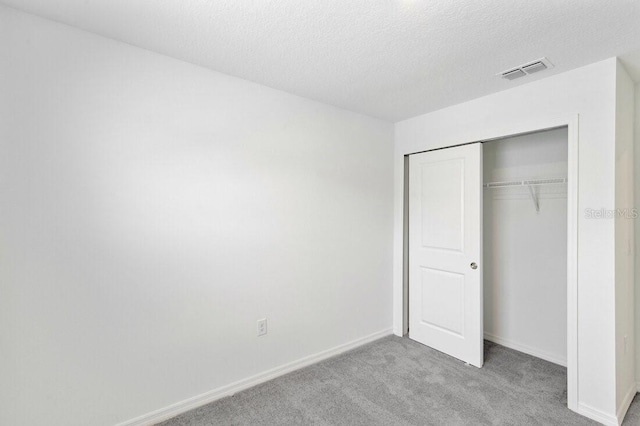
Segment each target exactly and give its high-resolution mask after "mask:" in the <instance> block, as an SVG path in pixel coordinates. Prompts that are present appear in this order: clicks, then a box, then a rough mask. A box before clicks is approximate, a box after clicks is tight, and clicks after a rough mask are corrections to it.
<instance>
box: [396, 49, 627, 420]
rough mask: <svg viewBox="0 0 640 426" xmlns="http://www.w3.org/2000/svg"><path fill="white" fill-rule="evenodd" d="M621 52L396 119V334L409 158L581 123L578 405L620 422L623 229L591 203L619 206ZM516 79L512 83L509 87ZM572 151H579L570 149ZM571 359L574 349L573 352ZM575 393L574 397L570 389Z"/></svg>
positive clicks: (590, 413) (600, 417)
mask: <svg viewBox="0 0 640 426" xmlns="http://www.w3.org/2000/svg"><path fill="white" fill-rule="evenodd" d="M617 67H618V63H617V60H616V59H615V58H612V59H608V60H605V61H602V62H599V63H596V64H592V65H589V66H586V67H583V68H579V69H576V70H573V71H570V72H567V73H563V74H558V75H554V76H552V77H549V78H546V79H543V80H538V81H535V82H532V83H530V84H526V85H523V86H519V87H516V88H513V89H508V90H505V91H503V92H499V93H496V94H492V95H490V96H486V97H483V98H479V99H476V100H473V101H469V102H466V103H463V104H459V105H455V106H452V107H449V108H445V109H442V110H439V111H436V112H433V113H429V114H425V115H422V116H418V117H415V118H412V119H409V120H405V121H402V122H399V123H397V124H396V128H395V146H396V148H395V151H396V153H395V160H394V162H395V174H394V182H395V190H394V209H395V210H394V217H395V220H394V278H393V280H394V332H395V333H397V334H400V333H401V331H402V303H403V294H402V260H403V258H402V235H403V234H402V229H403V228H402V195H403V164H404V158H403V156H404V155H405V154H407V153H411V152H419V151H424V150H427V149H433V148H440V147H446V146H451V145H456V144H460V143H466V142H471V141H478V140H486V139H491V138H495V137H500V136H507V135H512V134H517V133H522V132H525V131H531V130H535V129H540V128H543V127H547V128H548V127H552V126H551V124H553V123H556V124H558V123H569V122H572V123H576V119H577V118H578V117H579V118H578V120H577V124H576V126H577V128H576V131H577V135H578V138H579V141H578V144H579V153H578V162H579V165H578V167H579V169H578V185H579V186H578V211H579V212H580V213H579V217H578V228H577V229H578V231H577V232H578V235H577V241H578V247H577V256H578V262H577V264H578V271H577V274H578V288H579V291H578V292H577V300H578V304H577V320H578V326H577V345H578V346H577V348H578V353H579V354H578V357H577V360H576V362H577V378H576V380H575V381H572V380H571V377H570V379H569V381H570V385H571V386H574V385H572V383H575V386H577V389H575V392H574V393H573V394H572V395H573V397H577V401H576V406H575V409H576V410H578V411H579V412H581V413H583V414H585V415H588V416H590V417H592V418H595V419H598V420H599V421H602V422H604V423H608V424H615V423H617V420H618V419H617V418H616V413H617V401H616V351H615V341H616V337H615V332H616V327H615V278H616V277H615V227H614V221H613V220H604V219H600V220H586V219H585V218H584V215H583V213H584V211H585V209H587V208H593V209H601V208H604V209H611V210H613V209H614V208H615V183H616V182H615V124H616V123H615V110H616V72H617ZM506 88H508V82H505V89H506ZM570 157H571V153H570ZM569 356H570V357H571V354H569ZM570 397H571V395H570Z"/></svg>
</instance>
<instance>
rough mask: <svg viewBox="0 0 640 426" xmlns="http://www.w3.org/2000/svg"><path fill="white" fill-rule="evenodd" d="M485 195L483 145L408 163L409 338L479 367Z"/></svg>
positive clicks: (416, 156)
mask: <svg viewBox="0 0 640 426" xmlns="http://www.w3.org/2000/svg"><path fill="white" fill-rule="evenodd" d="M481 191H482V144H480V143H477V144H472V145H464V146H459V147H454V148H447V149H442V150H437V151H430V152H425V153H421V154H414V155H411V156H410V157H409V337H410V338H411V339H414V340H416V341H418V342H420V343H423V344H425V345H428V346H431V347H433V348H435V349H438V350H440V351H442V352H445V353H447V354H449V355H451V356H454V357H456V358H459V359H461V360H463V361H465V362H468V363H470V364H472V365H475V366H477V367H481V366H482V363H483V324H482V265H481V263H480V262H481V260H482V235H481V232H482V197H481V195H482V194H481ZM472 264H476V265H477V268H476V269H473V268H472Z"/></svg>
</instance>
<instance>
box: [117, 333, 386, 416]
mask: <svg viewBox="0 0 640 426" xmlns="http://www.w3.org/2000/svg"><path fill="white" fill-rule="evenodd" d="M391 334H392V330H391V329H390V328H389V329H385V330H382V331H379V332H377V333H373V334H370V335H368V336H365V337H362V338H360V339H356V340H353V341H351V342H349V343H345V344H343V345H340V346H336V347H334V348H331V349H328V350H326V351H322V352H319V353H317V354H314V355H310V356H307V357H304V358H302V359H299V360H297V361H293V362H290V363H287V364H284V365H281V366H279V367H276V368H273V369H271V370H267V371H265V372H263V373H260V374H256V375H255V376H251V377H247V378H246V379H243V380H239V381H237V382H234V383H231V384H229V385H226V386H222V387H220V388H217V389H214V390H211V391H209V392H205V393H203V394H201V395H197V396H194V397H192V398H189V399H185V400H184V401H180V402H176V403H175V404H171V405H169V406H168V407H164V408H161V409H159V410H156V411H152V412H151V413H147V414H143V415H142V416H139V417H136V418H135V419H131V420H127V421H125V422H122V423H118V424H117V425H116V426H149V425H153V424H156V423H159V422H161V421H163V420H167V419H170V418H172V417H175V416H177V415H178V414H182V413H185V412H187V411H189V410H193V409H194V408H197V407H200V406H202V405H205V404H208V403H210V402H213V401H215V400H218V399H220V398H224V397H225V396H230V395H233V394H235V393H238V392H240V391H242V390H244V389H248V388H250V387H253V386H256V385H259V384H260V383H264V382H266V381H269V380H271V379H275V378H276V377H279V376H282V375H284V374H287V373H290V372H292V371H295V370H298V369H300V368H303V367H307V366H309V365H311V364H315V363H317V362H320V361H323V360H325V359H327V358H331V357H332V356H336V355H339V354H341V353H343V352H347V351H349V350H351V349H355V348H357V347H358V346H362V345H365V344H367V343H370V342H373V341H375V340H378V339H380V338H382V337H386V336H389V335H391Z"/></svg>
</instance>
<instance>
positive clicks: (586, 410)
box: [577, 402, 618, 426]
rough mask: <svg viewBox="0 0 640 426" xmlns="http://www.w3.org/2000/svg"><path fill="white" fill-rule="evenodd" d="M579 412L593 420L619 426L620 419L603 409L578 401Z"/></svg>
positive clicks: (609, 425) (610, 425)
mask: <svg viewBox="0 0 640 426" xmlns="http://www.w3.org/2000/svg"><path fill="white" fill-rule="evenodd" d="M577 413H578V414H580V415H582V416H585V417H588V418H590V419H591V420H595V421H596V422H598V423H602V424H603V425H605V426H618V419H616V418H615V417H614V416H612V415H609V414H607V413H605V412H603V411H600V410H597V409H595V408H593V407H590V406H588V405H586V404H583V403H581V402H580V403H578V411H577Z"/></svg>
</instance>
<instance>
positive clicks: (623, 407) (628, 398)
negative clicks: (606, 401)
mask: <svg viewBox="0 0 640 426" xmlns="http://www.w3.org/2000/svg"><path fill="white" fill-rule="evenodd" d="M637 391H638V385H637V384H635V383H634V384H632V385H631V387H630V388H629V390H628V391H627V394H626V395H625V396H624V399H623V400H622V404H620V407H619V408H618V413H617V417H618V424H619V425H621V424H622V421H623V420H624V416H626V415H627V411H629V406H630V405H631V403H632V402H633V398H634V397H635V396H636V393H637Z"/></svg>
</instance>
